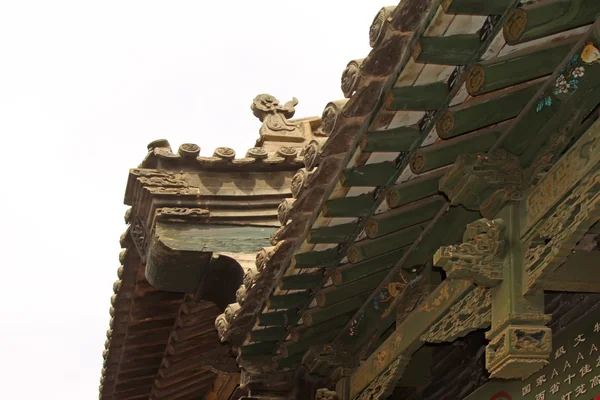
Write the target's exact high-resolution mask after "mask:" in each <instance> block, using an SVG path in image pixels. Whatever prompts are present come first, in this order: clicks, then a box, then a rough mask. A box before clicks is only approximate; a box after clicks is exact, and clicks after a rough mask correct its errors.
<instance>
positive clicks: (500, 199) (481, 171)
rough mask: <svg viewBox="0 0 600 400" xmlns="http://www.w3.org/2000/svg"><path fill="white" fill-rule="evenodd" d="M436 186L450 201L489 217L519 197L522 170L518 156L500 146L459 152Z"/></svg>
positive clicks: (520, 196)
mask: <svg viewBox="0 0 600 400" xmlns="http://www.w3.org/2000/svg"><path fill="white" fill-rule="evenodd" d="M439 187H440V190H441V191H443V192H444V193H446V195H447V196H448V197H449V198H450V200H451V204H452V205H457V204H461V205H463V206H464V207H465V208H467V209H470V210H479V211H480V212H481V214H482V215H483V216H484V217H486V218H489V217H493V216H494V215H495V214H496V213H497V212H498V211H500V209H501V208H502V207H503V206H504V204H505V203H506V202H507V201H517V200H520V199H521V198H522V196H523V190H522V187H523V172H522V170H521V167H520V165H519V158H518V157H517V156H514V155H512V154H509V153H507V152H506V151H504V150H498V151H496V152H494V153H493V154H489V153H477V154H463V155H460V156H459V157H457V159H456V162H455V163H454V164H453V165H452V167H451V168H450V170H449V171H448V172H447V173H446V174H445V175H444V177H443V178H442V179H441V180H440V186H439ZM489 193H491V194H489Z"/></svg>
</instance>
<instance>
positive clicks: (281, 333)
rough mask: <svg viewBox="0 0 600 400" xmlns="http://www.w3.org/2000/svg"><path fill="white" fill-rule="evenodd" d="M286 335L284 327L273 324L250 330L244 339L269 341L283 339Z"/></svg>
mask: <svg viewBox="0 0 600 400" xmlns="http://www.w3.org/2000/svg"><path fill="white" fill-rule="evenodd" d="M285 336H286V330H285V328H284V327H280V326H273V327H268V328H264V329H257V330H253V331H250V332H249V333H248V336H247V337H246V339H247V340H248V342H271V341H280V340H283V339H284V338H285Z"/></svg>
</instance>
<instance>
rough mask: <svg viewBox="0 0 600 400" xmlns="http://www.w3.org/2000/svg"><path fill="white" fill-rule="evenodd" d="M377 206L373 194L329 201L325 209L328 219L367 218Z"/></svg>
mask: <svg viewBox="0 0 600 400" xmlns="http://www.w3.org/2000/svg"><path fill="white" fill-rule="evenodd" d="M373 204H375V198H374V197H373V195H372V194H371V193H366V194H361V195H359V196H353V197H343V198H340V199H333V200H328V201H327V203H326V204H325V207H324V208H323V215H325V216H326V217H331V218H333V217H365V216H367V215H368V214H369V211H370V210H371V208H372V207H373Z"/></svg>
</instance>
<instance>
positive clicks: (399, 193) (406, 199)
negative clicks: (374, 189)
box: [385, 168, 448, 208]
mask: <svg viewBox="0 0 600 400" xmlns="http://www.w3.org/2000/svg"><path fill="white" fill-rule="evenodd" d="M447 171H448V168H441V169H439V170H437V171H434V172H432V173H430V174H426V175H422V176H418V177H416V178H414V179H411V180H409V181H407V182H403V183H401V184H399V185H396V186H393V187H392V188H390V190H389V191H388V194H387V196H386V197H385V201H386V203H387V205H388V207H390V208H398V207H400V206H403V205H405V204H408V203H411V202H413V201H417V200H421V199H424V198H425V197H429V196H433V195H434V194H437V193H438V184H439V181H440V178H441V177H442V176H444V174H445V173H446V172H447Z"/></svg>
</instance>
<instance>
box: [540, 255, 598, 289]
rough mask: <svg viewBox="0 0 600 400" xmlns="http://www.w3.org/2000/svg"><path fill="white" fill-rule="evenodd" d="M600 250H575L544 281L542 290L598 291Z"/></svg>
mask: <svg viewBox="0 0 600 400" xmlns="http://www.w3.org/2000/svg"><path fill="white" fill-rule="evenodd" d="M599 265H600V251H582V250H575V251H574V252H573V254H571V255H570V256H569V258H567V261H566V262H565V263H564V264H563V265H561V266H560V267H558V269H557V270H556V271H554V273H553V274H552V275H551V276H550V277H549V278H548V279H547V280H545V281H544V283H543V285H544V290H553V291H557V292H582V293H600V274H599V273H598V266H599Z"/></svg>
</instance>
